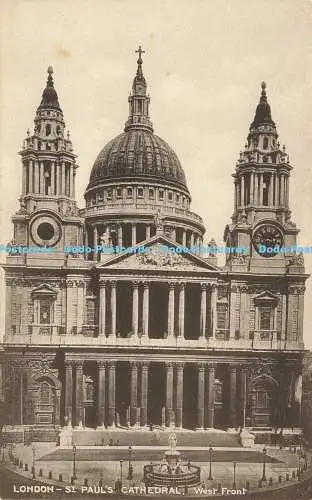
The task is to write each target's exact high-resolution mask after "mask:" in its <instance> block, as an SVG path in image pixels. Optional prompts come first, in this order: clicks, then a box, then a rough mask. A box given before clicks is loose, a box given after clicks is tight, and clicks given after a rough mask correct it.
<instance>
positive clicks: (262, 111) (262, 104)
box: [250, 82, 275, 128]
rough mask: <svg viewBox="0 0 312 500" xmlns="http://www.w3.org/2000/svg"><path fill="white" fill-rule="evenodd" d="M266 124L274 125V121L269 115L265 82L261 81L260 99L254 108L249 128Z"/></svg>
mask: <svg viewBox="0 0 312 500" xmlns="http://www.w3.org/2000/svg"><path fill="white" fill-rule="evenodd" d="M267 124H269V125H272V126H273V127H275V123H274V121H273V120H272V116H271V107H270V105H269V103H268V98H267V93H266V83H265V82H262V83H261V95H260V101H259V104H258V106H257V108H256V113H255V117H254V120H253V122H252V124H251V126H250V128H258V127H259V126H261V125H267Z"/></svg>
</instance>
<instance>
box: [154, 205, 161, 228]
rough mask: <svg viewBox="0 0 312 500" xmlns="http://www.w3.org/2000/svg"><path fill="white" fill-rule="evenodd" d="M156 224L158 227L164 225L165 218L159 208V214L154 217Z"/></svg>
mask: <svg viewBox="0 0 312 500" xmlns="http://www.w3.org/2000/svg"><path fill="white" fill-rule="evenodd" d="M154 224H155V226H156V228H157V229H162V227H163V218H162V216H161V213H160V210H159V209H158V211H157V214H156V215H155V217H154Z"/></svg>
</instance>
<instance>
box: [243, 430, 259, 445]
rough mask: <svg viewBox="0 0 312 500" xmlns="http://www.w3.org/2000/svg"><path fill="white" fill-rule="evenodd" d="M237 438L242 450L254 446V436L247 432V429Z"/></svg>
mask: <svg viewBox="0 0 312 500" xmlns="http://www.w3.org/2000/svg"><path fill="white" fill-rule="evenodd" d="M239 437H240V442H241V445H242V446H243V448H252V447H253V446H254V444H255V438H256V436H255V435H254V434H251V433H250V432H248V431H247V429H242V431H241V433H240V436H239Z"/></svg>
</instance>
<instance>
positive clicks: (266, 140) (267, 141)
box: [263, 137, 269, 149]
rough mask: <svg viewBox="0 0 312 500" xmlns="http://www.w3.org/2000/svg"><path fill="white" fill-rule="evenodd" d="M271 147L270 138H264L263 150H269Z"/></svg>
mask: <svg viewBox="0 0 312 500" xmlns="http://www.w3.org/2000/svg"><path fill="white" fill-rule="evenodd" d="M268 147H269V139H268V137H264V138H263V149H268Z"/></svg>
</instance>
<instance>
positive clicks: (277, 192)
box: [274, 173, 279, 207]
mask: <svg viewBox="0 0 312 500" xmlns="http://www.w3.org/2000/svg"><path fill="white" fill-rule="evenodd" d="M274 178H275V193H274V196H275V206H276V207H278V205H279V196H278V194H279V189H278V180H279V179H278V175H277V173H275V175H274Z"/></svg>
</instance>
